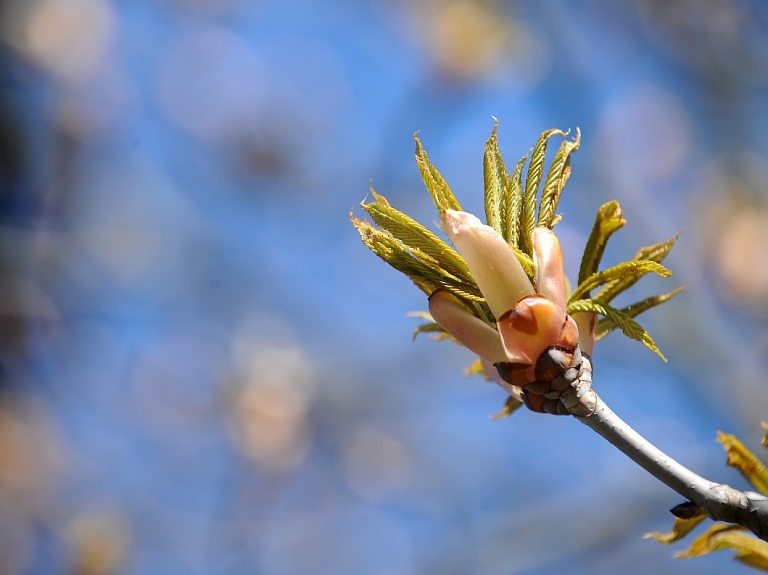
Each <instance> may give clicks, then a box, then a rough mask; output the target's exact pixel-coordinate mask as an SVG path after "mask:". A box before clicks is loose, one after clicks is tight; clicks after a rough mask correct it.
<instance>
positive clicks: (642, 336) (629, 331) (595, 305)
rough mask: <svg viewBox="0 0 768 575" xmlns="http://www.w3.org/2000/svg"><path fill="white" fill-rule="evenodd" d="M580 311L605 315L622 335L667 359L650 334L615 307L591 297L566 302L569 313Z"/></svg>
mask: <svg viewBox="0 0 768 575" xmlns="http://www.w3.org/2000/svg"><path fill="white" fill-rule="evenodd" d="M580 311H585V312H591V313H597V314H600V315H602V316H604V317H607V318H608V319H610V320H612V321H613V322H614V323H615V324H616V326H617V327H618V328H619V329H620V330H621V331H622V332H623V333H624V335H626V336H627V337H630V338H632V339H636V340H637V341H639V342H641V343H642V344H643V345H644V346H645V347H647V348H648V349H650V350H651V351H652V352H654V353H655V354H656V355H658V356H659V357H660V358H661V359H663V360H664V361H667V358H666V357H664V354H663V353H661V350H659V348H658V347H657V346H656V342H654V341H653V338H652V337H651V336H650V334H649V333H648V332H647V331H645V330H644V329H643V327H642V326H641V325H640V324H639V323H637V322H636V321H635V320H633V319H632V318H631V317H629V316H628V315H627V314H625V313H624V312H622V311H621V310H618V309H616V308H615V307H611V306H609V305H608V304H605V303H603V302H598V301H595V300H593V299H580V300H576V301H571V302H569V303H568V313H569V314H570V315H573V314H574V313H576V312H580Z"/></svg>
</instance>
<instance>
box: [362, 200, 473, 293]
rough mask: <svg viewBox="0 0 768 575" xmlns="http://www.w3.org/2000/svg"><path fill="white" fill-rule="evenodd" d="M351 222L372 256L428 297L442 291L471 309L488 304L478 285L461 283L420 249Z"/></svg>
mask: <svg viewBox="0 0 768 575" xmlns="http://www.w3.org/2000/svg"><path fill="white" fill-rule="evenodd" d="M350 219H351V220H352V224H353V225H354V226H355V228H356V229H357V231H358V233H359V234H360V238H361V239H362V240H363V243H364V244H365V245H366V246H367V247H368V248H369V249H370V250H371V251H372V252H373V253H375V254H376V255H377V256H379V257H380V258H381V259H383V260H384V261H385V262H387V263H388V264H389V265H391V266H392V267H393V268H395V269H396V270H398V271H399V272H402V273H404V274H405V275H407V276H408V277H409V278H411V280H412V281H413V282H414V283H415V284H416V285H417V286H418V287H419V288H420V289H422V290H423V291H424V292H425V293H426V294H428V295H429V294H431V293H432V292H433V291H435V289H436V288H438V287H440V288H443V289H445V290H446V291H447V292H449V293H451V294H453V295H455V296H456V297H458V298H459V299H461V300H463V301H464V302H465V303H466V304H467V305H468V306H471V302H482V303H483V304H485V299H484V298H483V297H482V294H481V293H480V290H479V289H478V288H477V286H476V285H474V284H467V283H465V282H462V281H461V280H459V279H458V278H456V277H455V276H453V275H452V274H450V273H448V272H447V271H446V270H445V269H444V268H442V267H440V264H439V262H438V261H437V260H435V259H434V258H433V257H432V256H430V255H428V254H426V253H424V252H423V251H421V250H420V249H418V248H414V247H409V246H407V245H406V244H404V243H403V242H402V241H400V240H398V239H397V238H396V237H394V236H393V235H392V234H391V233H389V232H388V231H386V230H379V229H377V228H375V227H374V226H373V225H371V224H370V223H368V222H366V221H363V220H358V219H357V218H355V217H354V216H352V215H351V214H350Z"/></svg>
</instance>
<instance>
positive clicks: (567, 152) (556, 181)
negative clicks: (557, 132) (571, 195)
mask: <svg viewBox="0 0 768 575" xmlns="http://www.w3.org/2000/svg"><path fill="white" fill-rule="evenodd" d="M580 144H581V132H580V131H579V129H578V128H576V136H575V137H574V139H573V140H565V141H564V142H563V143H562V144H560V148H558V150H557V153H556V154H555V158H554V159H553V160H552V165H551V166H550V168H549V173H548V174H547V179H546V180H545V182H544V187H543V189H542V191H541V202H540V203H539V217H538V219H537V221H536V223H537V225H539V226H546V227H548V228H549V229H552V227H553V226H554V225H555V223H556V216H555V210H556V209H557V204H558V203H559V202H560V195H561V194H562V193H563V188H565V184H566V182H568V178H569V177H570V175H571V154H573V153H574V152H575V151H576V150H578V149H579V145H580Z"/></svg>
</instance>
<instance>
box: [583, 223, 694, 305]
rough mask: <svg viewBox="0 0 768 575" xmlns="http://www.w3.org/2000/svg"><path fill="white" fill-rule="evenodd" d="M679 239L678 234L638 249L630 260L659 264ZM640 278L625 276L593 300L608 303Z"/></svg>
mask: <svg viewBox="0 0 768 575" xmlns="http://www.w3.org/2000/svg"><path fill="white" fill-rule="evenodd" d="M679 237H680V234H679V233H678V234H677V235H675V236H674V237H673V238H670V239H668V240H667V241H665V242H659V243H658V244H653V245H650V246H646V247H644V248H640V250H639V251H638V252H637V253H636V254H635V257H634V258H632V260H633V261H640V260H648V261H652V262H656V263H661V262H662V261H664V258H665V257H667V254H668V253H669V251H670V250H671V249H672V246H674V245H675V242H676V241H677V238H679ZM641 277H642V276H636V275H631V276H627V277H625V278H622V279H619V280H616V281H614V282H611V283H610V284H608V285H606V286H605V287H604V288H602V289H601V290H600V291H599V292H598V293H596V294H595V295H594V296H593V297H594V299H597V300H600V301H604V302H606V303H609V302H610V301H611V300H613V298H615V297H616V296H617V295H619V294H620V293H622V292H624V291H626V290H628V289H629V288H631V287H632V286H633V285H635V284H636V283H637V282H638V281H639V280H640V278H641Z"/></svg>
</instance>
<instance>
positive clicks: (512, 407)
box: [491, 396, 523, 421]
mask: <svg viewBox="0 0 768 575" xmlns="http://www.w3.org/2000/svg"><path fill="white" fill-rule="evenodd" d="M522 406H523V402H522V401H519V400H517V399H515V398H514V397H512V396H509V397H508V398H507V401H506V402H505V403H504V407H502V408H501V411H499V412H498V413H496V414H494V415H492V416H491V419H493V420H494V421H496V420H498V419H503V418H505V417H509V416H510V415H512V414H513V413H514V412H515V411H517V410H518V409H520V408H521V407H522Z"/></svg>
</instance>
